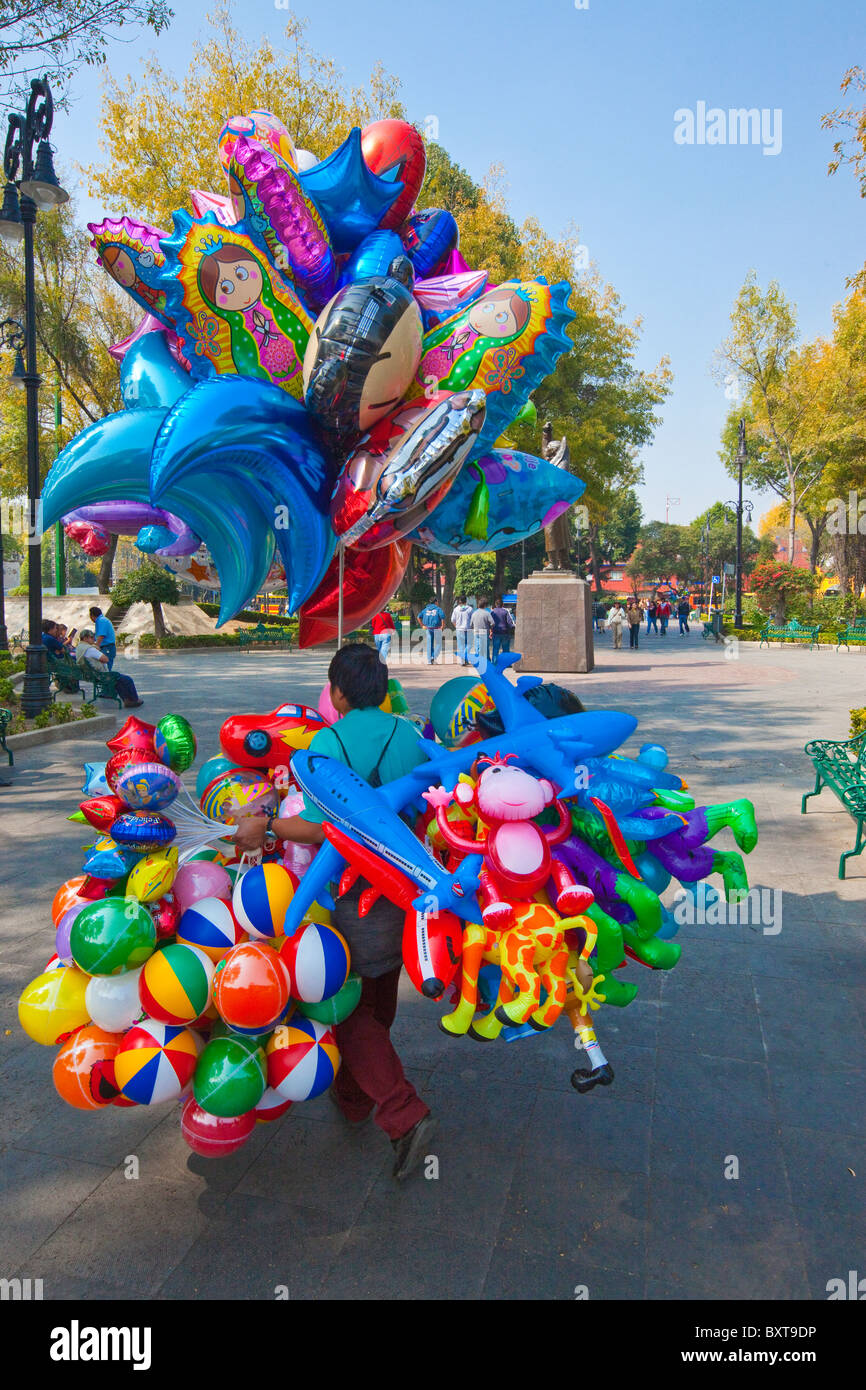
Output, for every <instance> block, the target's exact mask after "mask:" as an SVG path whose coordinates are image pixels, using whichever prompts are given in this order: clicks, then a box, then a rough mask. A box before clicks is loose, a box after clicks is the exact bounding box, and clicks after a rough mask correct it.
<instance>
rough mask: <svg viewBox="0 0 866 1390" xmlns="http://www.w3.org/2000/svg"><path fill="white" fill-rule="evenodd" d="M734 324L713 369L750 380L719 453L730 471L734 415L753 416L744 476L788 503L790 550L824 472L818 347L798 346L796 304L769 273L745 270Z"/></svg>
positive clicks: (732, 472)
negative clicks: (815, 424) (766, 277)
mask: <svg viewBox="0 0 866 1390" xmlns="http://www.w3.org/2000/svg"><path fill="white" fill-rule="evenodd" d="M731 326H732V332H731V333H730V335H729V336H728V337H727V338H726V339H725V341H724V342H723V344H722V346H721V348H720V349H719V353H718V359H719V362H720V366H719V368H718V369H717V372H718V373H721V372H725V371H733V372H735V373H736V374H737V376H738V377H739V378H740V380H742V381H744V382H745V383H746V385H747V388H748V401H747V408H746V409H740V408H739V407H735V408H734V409H733V410H732V411H731V413H730V415H729V416H728V419H727V421H726V422H725V426H724V430H723V434H722V450H721V453H720V457H721V459H722V461H723V463H724V465H725V469H726V471H727V472H728V473H729V474H730V475H731V477H735V476H736V474H737V463H736V453H737V445H736V437H737V431H738V428H739V418H740V417H741V416H743V417H744V418H747V419H748V420H749V422H750V425H751V428H750V429H749V430H748V431H747V452H748V462H747V464H746V465H745V467H744V469H743V477H744V478H745V479H746V480H747V481H748V482H749V483H751V484H752V486H754V487H760V488H771V489H772V490H773V491H774V492H776V493H778V495H779V496H780V497H783V498H784V499H785V500H786V502H787V504H788V557H789V559H791V558H793V555H794V536H795V531H796V525H797V509H798V507H799V506H800V503H801V502H802V501H803V499H804V497H805V496H806V494H807V493H808V492H809V490H810V489H811V488H813V487H814V486H815V484H816V483H817V482H818V480H819V479H820V477H821V474H822V472H823V469H824V466H825V463H826V454H825V453H824V451H823V450H822V449H821V447H820V446H818V447H816V440H815V434H814V428H810V408H811V407H812V403H813V391H814V369H815V359H816V352H817V349H816V348H814V347H805V348H803V349H801V350H800V351H799V352H798V351H797V350H796V348H795V343H796V340H797V321H796V315H795V312H794V308H793V306H792V305H791V304H789V302H788V300H787V299H786V298H785V296H784V294H783V293H782V290H781V287H780V286H779V284H778V283H777V281H775V280H771V281H770V284H769V285H768V287H767V289H766V291H762V290H761V288H760V286H759V285H758V283H757V280H756V277H755V272H754V271H750V272H749V274H748V275H747V276H746V280H745V282H744V284H743V287H742V289H741V290H740V292H739V294H738V295H737V299H736V302H735V304H734V308H733V311H732V313H731Z"/></svg>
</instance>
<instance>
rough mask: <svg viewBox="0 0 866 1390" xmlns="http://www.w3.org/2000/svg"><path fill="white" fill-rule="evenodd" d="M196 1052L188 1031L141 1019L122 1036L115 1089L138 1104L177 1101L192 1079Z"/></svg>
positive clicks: (197, 1042) (198, 1046) (197, 1044)
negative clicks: (116, 1087)
mask: <svg viewBox="0 0 866 1390" xmlns="http://www.w3.org/2000/svg"><path fill="white" fill-rule="evenodd" d="M200 1049H201V1039H200V1038H198V1037H197V1036H196V1034H195V1033H194V1032H193V1031H192V1029H191V1028H180V1027H177V1026H175V1025H174V1024H171V1023H158V1022H157V1020H156V1019H152V1018H144V1019H142V1021H141V1022H140V1023H136V1024H135V1025H134V1026H133V1027H132V1028H130V1029H129V1031H128V1032H127V1033H126V1034H124V1038H123V1042H122V1043H121V1045H120V1047H119V1049H118V1052H117V1056H116V1057H115V1059H114V1075H115V1078H116V1081H117V1085H118V1088H119V1089H120V1090H121V1091H122V1092H123V1094H124V1095H125V1096H127V1097H128V1098H129V1099H130V1100H134V1101H137V1102H138V1104H139V1105H158V1104H159V1103H160V1101H163V1100H177V1098H178V1096H180V1094H181V1092H182V1091H183V1090H185V1088H186V1087H187V1086H188V1085H189V1083H190V1081H191V1080H192V1076H193V1072H194V1071H195V1067H196V1062H197V1060H198V1055H199V1051H200Z"/></svg>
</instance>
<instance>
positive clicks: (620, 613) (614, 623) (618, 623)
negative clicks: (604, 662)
mask: <svg viewBox="0 0 866 1390" xmlns="http://www.w3.org/2000/svg"><path fill="white" fill-rule="evenodd" d="M624 622H625V609H624V608H623V606H622V604H621V603H616V604H615V605H614V607H613V608H612V609H611V610H610V612H609V613H608V615H607V625H608V627H609V628H610V630H611V632H612V633H613V645H614V649H615V650H616V651H619V650H620V648H621V647H622V628H623V623H624Z"/></svg>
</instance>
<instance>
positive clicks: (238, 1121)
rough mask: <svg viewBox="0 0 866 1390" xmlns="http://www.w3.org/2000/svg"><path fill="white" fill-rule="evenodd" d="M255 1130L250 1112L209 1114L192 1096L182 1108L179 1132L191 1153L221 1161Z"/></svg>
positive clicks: (244, 1141) (239, 1146)
mask: <svg viewBox="0 0 866 1390" xmlns="http://www.w3.org/2000/svg"><path fill="white" fill-rule="evenodd" d="M255 1127H256V1121H255V1116H254V1114H253V1112H252V1110H249V1111H247V1113H246V1114H245V1115H234V1116H231V1115H229V1116H223V1115H211V1114H209V1113H208V1111H207V1110H202V1108H201V1106H200V1105H199V1104H198V1103H197V1102H196V1100H195V1098H194V1097H193V1096H190V1098H189V1100H188V1101H187V1102H186V1104H185V1105H184V1107H183V1116H182V1117H181V1122H180V1131H181V1134H182V1135H183V1137H184V1139H185V1140H186V1142H187V1144H188V1145H189V1147H190V1148H191V1149H192V1151H193V1153H196V1154H201V1156H202V1158H225V1157H226V1156H227V1155H228V1154H233V1153H234V1152H235V1150H236V1149H239V1148H241V1146H242V1145H243V1144H245V1143H246V1142H247V1140H248V1139H249V1137H250V1135H251V1134H252V1132H253V1130H254V1129H255Z"/></svg>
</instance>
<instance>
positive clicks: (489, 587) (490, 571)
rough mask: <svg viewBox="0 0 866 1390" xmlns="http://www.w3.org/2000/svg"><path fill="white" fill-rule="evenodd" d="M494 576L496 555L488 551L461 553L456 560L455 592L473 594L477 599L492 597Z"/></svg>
mask: <svg viewBox="0 0 866 1390" xmlns="http://www.w3.org/2000/svg"><path fill="white" fill-rule="evenodd" d="M495 578H496V556H495V555H494V554H493V553H492V552H490V553H486V552H485V553H484V554H481V555H461V556H460V557H459V559H458V561H457V582H456V592H457V593H458V594H466V595H467V597H468V596H469V595H470V594H474V595H475V597H476V598H477V599H482V598H486V599H488V600H490V599H492V598H493V585H494V581H495Z"/></svg>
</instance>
